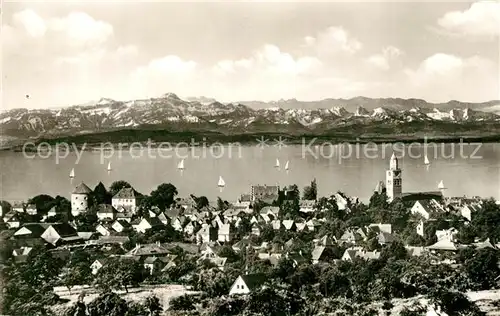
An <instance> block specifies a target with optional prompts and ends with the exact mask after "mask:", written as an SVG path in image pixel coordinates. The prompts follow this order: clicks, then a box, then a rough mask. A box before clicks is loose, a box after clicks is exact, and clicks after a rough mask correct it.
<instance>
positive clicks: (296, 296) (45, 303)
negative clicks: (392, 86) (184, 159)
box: [0, 155, 500, 315]
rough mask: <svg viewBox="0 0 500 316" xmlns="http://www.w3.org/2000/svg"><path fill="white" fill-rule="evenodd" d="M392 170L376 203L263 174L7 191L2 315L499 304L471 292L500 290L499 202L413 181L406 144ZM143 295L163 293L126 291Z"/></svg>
mask: <svg viewBox="0 0 500 316" xmlns="http://www.w3.org/2000/svg"><path fill="white" fill-rule="evenodd" d="M385 177H386V179H385V181H380V182H379V183H375V184H374V192H373V195H372V197H371V199H370V201H369V203H368V204H364V203H362V202H361V201H359V200H358V199H357V198H353V197H349V196H347V195H346V194H344V193H342V192H341V191H338V192H335V193H332V194H331V196H327V197H319V196H317V183H316V181H315V180H312V182H311V184H310V185H309V186H307V187H305V188H303V190H302V192H300V190H299V188H298V187H297V186H296V185H289V186H286V187H283V188H281V187H279V186H276V185H253V186H251V187H250V188H249V191H248V192H246V193H243V194H241V196H239V197H235V200H234V201H223V200H222V199H220V198H219V199H218V200H217V201H209V200H208V199H207V198H206V197H204V196H195V195H191V196H188V197H179V196H178V194H177V189H176V188H175V186H174V185H173V184H170V183H164V184H160V185H159V186H158V187H157V188H156V189H155V190H153V191H152V192H151V193H150V194H149V195H144V194H141V193H139V192H137V191H136V190H135V189H134V188H133V186H132V185H131V184H129V183H127V182H125V181H116V182H114V183H113V184H112V185H111V186H110V188H108V189H107V188H105V186H104V185H103V184H102V183H98V184H97V186H95V188H94V189H91V188H90V187H89V186H88V185H87V184H85V183H79V184H78V185H76V187H75V188H74V190H73V192H72V194H71V198H70V200H68V199H66V198H64V197H61V196H57V197H55V198H53V197H51V196H48V195H44V194H41V195H38V196H36V197H33V198H31V199H29V201H25V202H12V203H9V202H6V201H2V203H1V207H0V215H1V218H2V221H1V231H0V238H1V239H2V242H1V245H2V249H1V258H0V259H1V262H0V264H1V270H2V280H3V282H2V285H1V286H2V291H3V298H2V302H1V303H2V304H0V305H1V306H2V307H3V310H1V313H2V314H7V315H243V314H245V313H246V314H245V315H318V314H330V315H379V313H378V312H377V310H382V312H383V313H385V314H383V315H390V313H391V310H396V309H398V308H399V310H398V311H397V312H398V313H399V314H400V315H425V313H426V312H428V311H429V310H430V311H432V312H434V313H435V314H432V315H484V313H485V312H488V311H489V310H494V309H495V308H496V309H497V310H498V307H499V305H500V304H499V303H500V299H499V298H498V297H497V298H496V301H495V302H494V303H491V304H489V305H488V304H483V305H482V306H478V304H475V303H474V302H472V301H470V300H469V299H468V298H467V296H465V295H464V294H463V293H465V292H467V291H487V290H494V289H498V288H499V287H500V251H499V248H500V228H499V227H500V226H499V224H500V202H499V201H495V200H494V199H491V198H490V199H487V198H486V199H482V198H480V197H448V196H446V193H445V189H444V187H440V188H439V190H438V191H430V192H414V193H409V192H403V172H402V170H401V169H400V166H399V163H398V159H397V157H396V156H395V155H393V156H392V157H391V158H390V161H389V166H388V169H387V170H386V172H385ZM195 193H196V192H193V194H195ZM162 288H163V289H168V288H170V289H171V290H170V291H171V292H172V293H169V294H165V292H162V291H161V289H162ZM141 292H144V293H151V295H150V296H148V297H146V299H145V300H144V302H138V301H133V300H129V299H127V300H125V299H124V298H123V297H124V296H126V297H127V298H130V295H131V294H133V293H141ZM497 295H498V294H497ZM91 297H92V299H90V298H91ZM415 297H417V298H419V299H415V300H413V301H411V300H409V299H411V298H415ZM398 300H399V301H398ZM405 300H406V301H405ZM396 301H398V302H401V304H399V306H396V305H397V304H395V302H396ZM410 301H411V302H412V303H411V304H410V303H408V302H410ZM405 302H406V303H405ZM377 304H378V305H377ZM405 304H406V305H405ZM495 304H496V305H495ZM480 307H481V308H480ZM162 313H163V314H162ZM166 313H170V314H166ZM339 313H340V314H339ZM428 315H429V314H428Z"/></svg>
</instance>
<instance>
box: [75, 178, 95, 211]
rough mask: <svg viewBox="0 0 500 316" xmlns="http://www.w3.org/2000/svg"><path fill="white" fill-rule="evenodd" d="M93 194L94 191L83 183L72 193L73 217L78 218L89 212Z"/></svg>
mask: <svg viewBox="0 0 500 316" xmlns="http://www.w3.org/2000/svg"><path fill="white" fill-rule="evenodd" d="M91 193H92V190H91V189H90V188H89V187H88V186H87V185H86V184H85V183H83V182H82V183H80V184H79V185H77V186H76V187H75V189H74V190H73V192H72V193H71V215H73V216H78V215H80V214H81V213H82V212H85V211H86V210H87V208H88V202H89V201H88V200H89V195H90V194H91Z"/></svg>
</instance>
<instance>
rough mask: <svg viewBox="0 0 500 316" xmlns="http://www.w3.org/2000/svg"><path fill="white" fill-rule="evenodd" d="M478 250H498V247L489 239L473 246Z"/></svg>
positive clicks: (477, 242)
mask: <svg viewBox="0 0 500 316" xmlns="http://www.w3.org/2000/svg"><path fill="white" fill-rule="evenodd" d="M472 245H473V246H474V247H475V248H476V249H484V248H491V249H495V250H496V249H498V248H497V246H495V245H493V244H492V243H491V241H490V239H489V238H487V239H486V240H484V241H476V242H474V243H473V244H472Z"/></svg>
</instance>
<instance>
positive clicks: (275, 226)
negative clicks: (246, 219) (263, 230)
mask: <svg viewBox="0 0 500 316" xmlns="http://www.w3.org/2000/svg"><path fill="white" fill-rule="evenodd" d="M271 226H273V229H274V230H280V229H281V228H282V227H283V226H282V225H281V221H280V220H279V219H276V220H274V221H271Z"/></svg>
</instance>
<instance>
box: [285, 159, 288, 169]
mask: <svg viewBox="0 0 500 316" xmlns="http://www.w3.org/2000/svg"><path fill="white" fill-rule="evenodd" d="M288 169H289V167H288V161H287V162H286V164H285V170H288Z"/></svg>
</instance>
